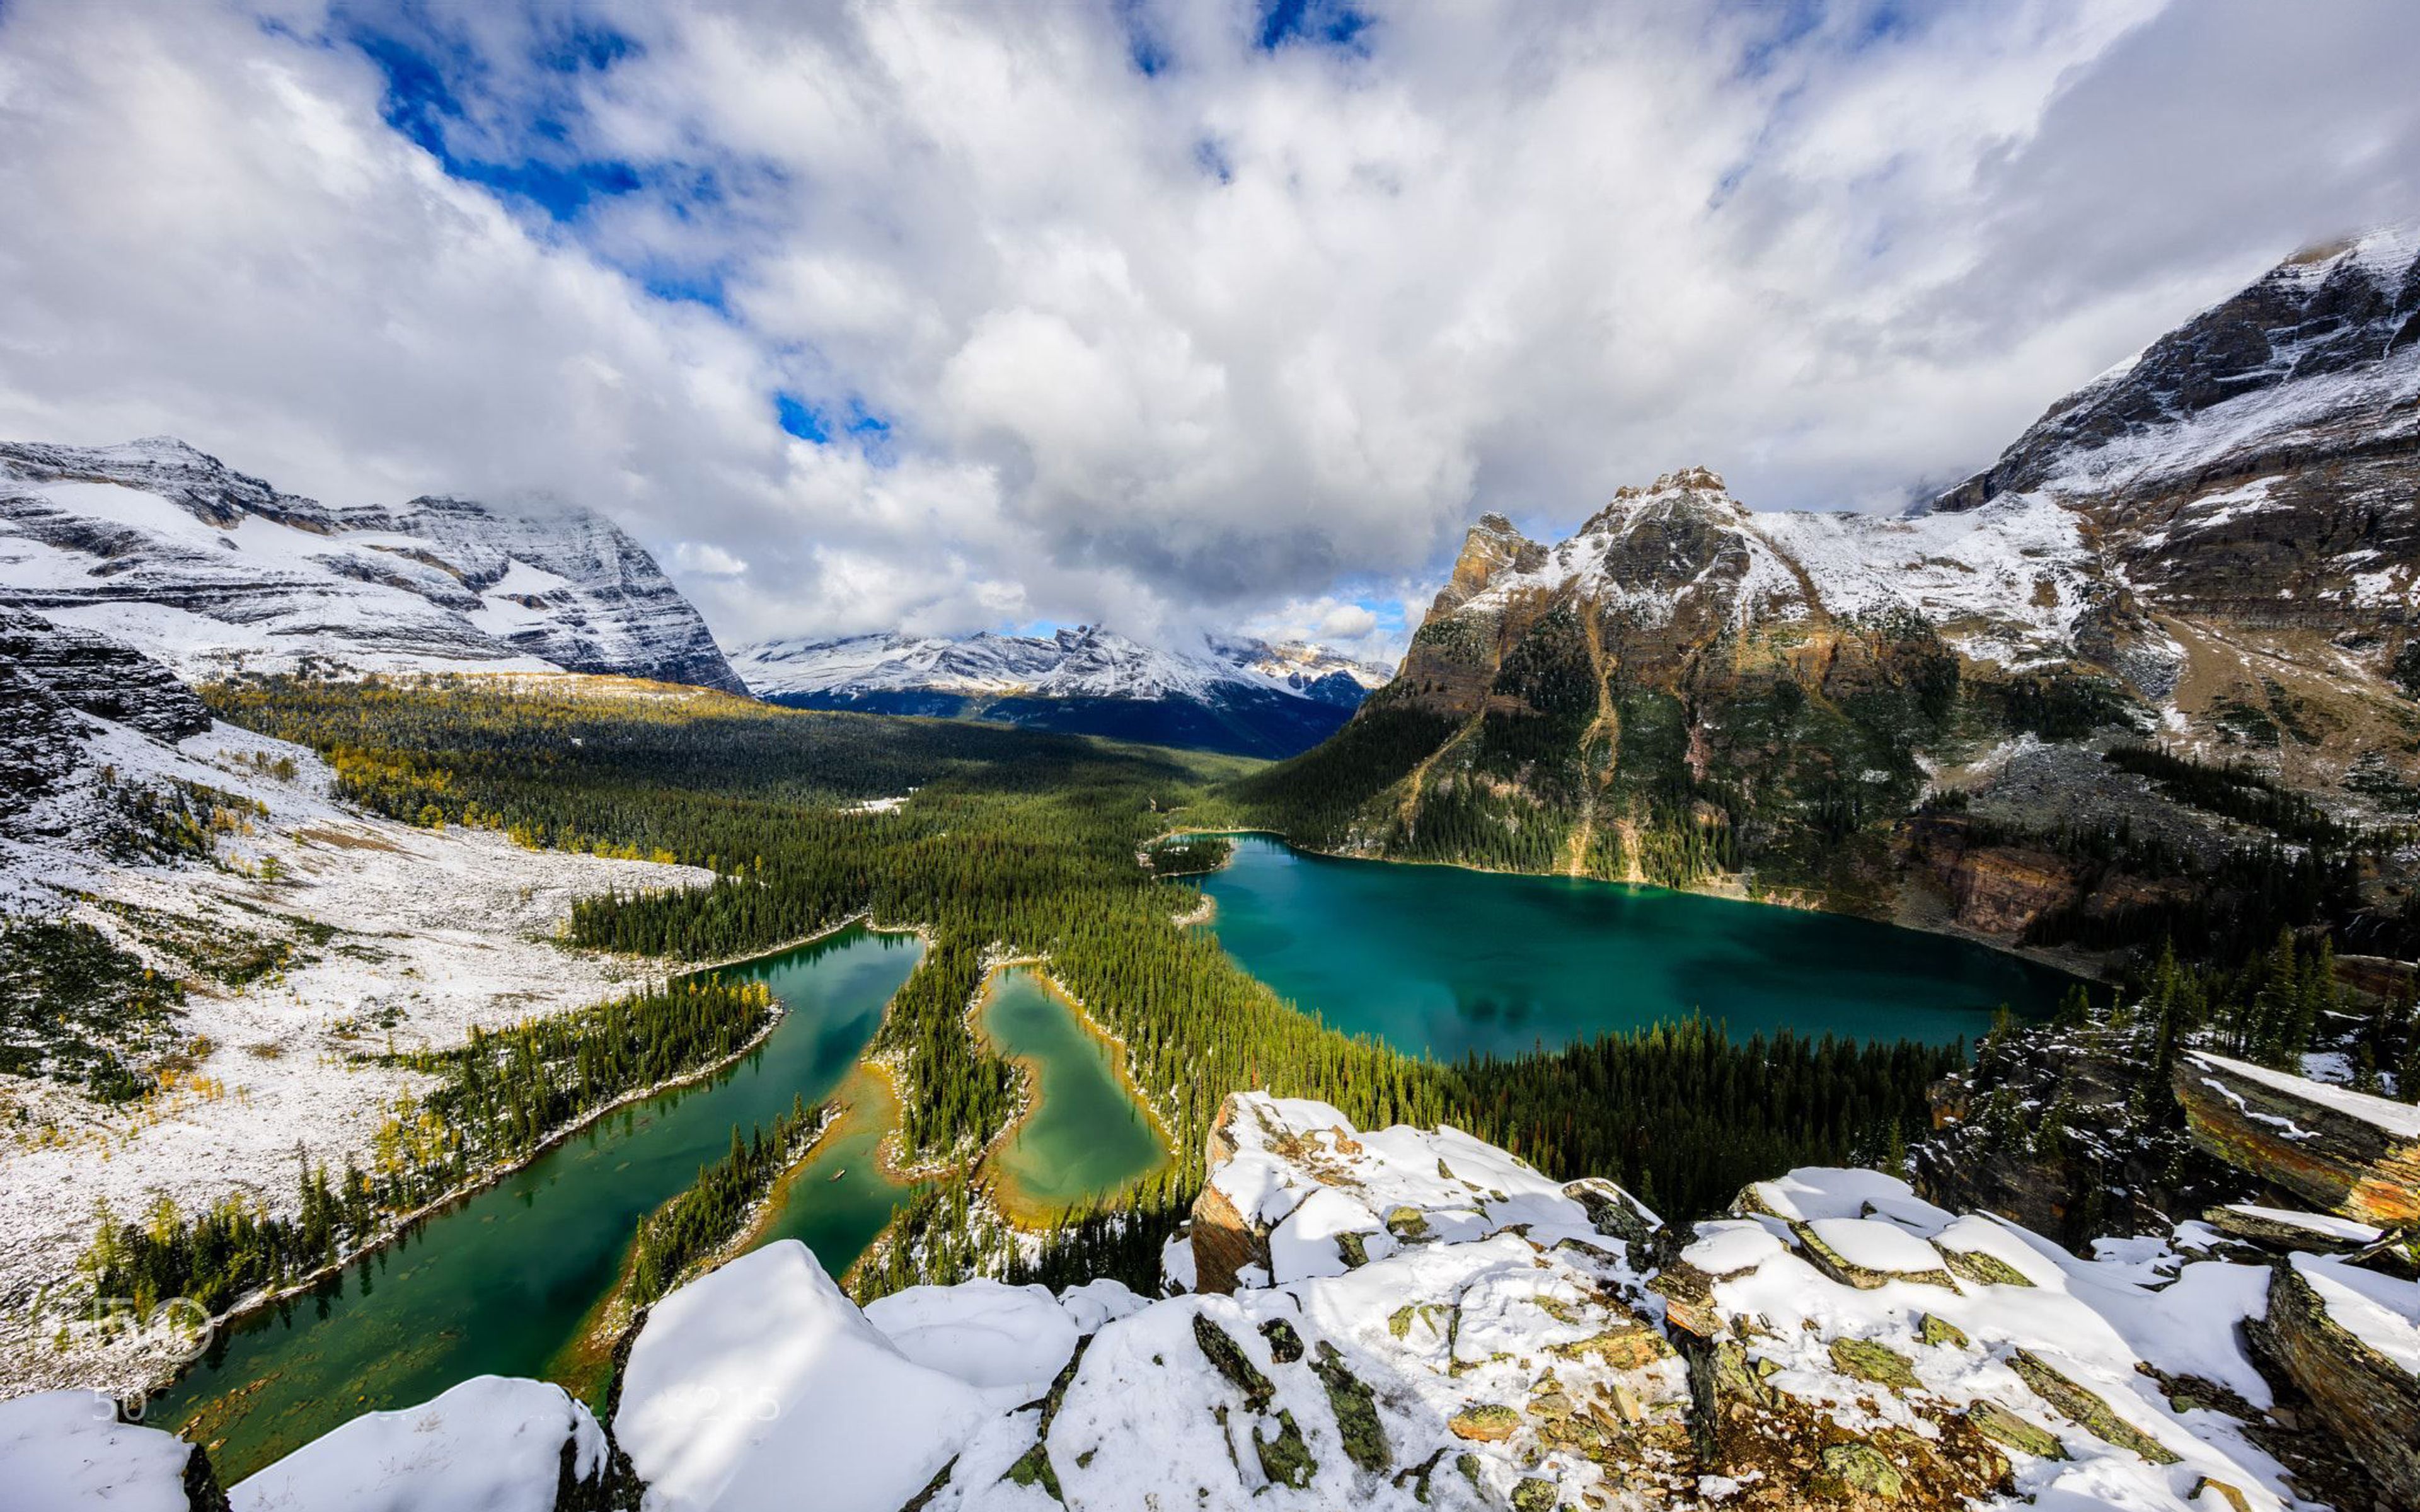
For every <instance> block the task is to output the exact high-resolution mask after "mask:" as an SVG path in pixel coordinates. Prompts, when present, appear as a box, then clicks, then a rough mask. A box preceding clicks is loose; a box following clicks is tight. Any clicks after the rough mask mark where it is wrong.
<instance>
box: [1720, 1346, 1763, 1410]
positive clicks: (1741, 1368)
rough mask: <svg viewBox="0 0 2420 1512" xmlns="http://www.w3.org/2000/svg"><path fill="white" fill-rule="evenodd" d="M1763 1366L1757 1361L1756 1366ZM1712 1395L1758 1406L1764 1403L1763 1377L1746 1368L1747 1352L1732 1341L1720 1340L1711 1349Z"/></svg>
mask: <svg viewBox="0 0 2420 1512" xmlns="http://www.w3.org/2000/svg"><path fill="white" fill-rule="evenodd" d="M1763 1364H1765V1362H1764V1361H1761V1360H1760V1361H1758V1362H1757V1365H1763ZM1711 1371H1712V1374H1713V1376H1714V1395H1715V1396H1717V1397H1729V1398H1730V1399H1732V1400H1734V1401H1743V1402H1748V1403H1751V1404H1755V1405H1759V1406H1761V1405H1762V1404H1763V1403H1764V1401H1765V1399H1766V1393H1765V1385H1764V1378H1763V1374H1762V1372H1761V1370H1758V1369H1755V1368H1752V1367H1751V1366H1750V1365H1748V1359H1747V1351H1746V1350H1744V1349H1742V1348H1740V1346H1739V1342H1738V1341H1737V1340H1736V1339H1724V1340H1722V1341H1721V1342H1720V1343H1718V1344H1716V1345H1715V1346H1714V1359H1713V1362H1712V1365H1711Z"/></svg>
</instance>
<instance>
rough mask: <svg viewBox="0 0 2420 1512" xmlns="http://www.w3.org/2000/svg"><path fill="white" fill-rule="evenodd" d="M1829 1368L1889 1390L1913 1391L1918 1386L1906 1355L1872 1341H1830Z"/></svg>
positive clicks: (1913, 1369) (1911, 1365)
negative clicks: (1830, 1360)
mask: <svg viewBox="0 0 2420 1512" xmlns="http://www.w3.org/2000/svg"><path fill="white" fill-rule="evenodd" d="M1832 1368H1833V1369H1835V1370H1838V1371H1839V1372H1840V1373H1841V1374H1842V1375H1847V1376H1854V1377H1856V1378H1857V1379H1858V1380H1859V1381H1872V1382H1873V1383H1874V1384H1875V1385H1877V1386H1888V1387H1889V1388H1890V1389H1891V1390H1893V1391H1914V1390H1916V1387H1917V1386H1918V1385H1919V1384H1921V1382H1919V1381H1917V1380H1916V1367H1915V1365H1914V1364H1913V1363H1911V1362H1910V1361H1909V1359H1908V1357H1907V1356H1906V1355H1903V1354H1901V1353H1900V1352H1899V1351H1898V1350H1894V1349H1892V1348H1891V1347H1890V1346H1889V1345H1887V1344H1877V1343H1875V1342H1874V1341H1873V1340H1872V1339H1834V1340H1833V1341H1832Z"/></svg>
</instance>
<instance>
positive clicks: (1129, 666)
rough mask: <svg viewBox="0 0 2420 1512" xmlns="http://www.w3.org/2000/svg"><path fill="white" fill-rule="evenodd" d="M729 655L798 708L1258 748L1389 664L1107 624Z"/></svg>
mask: <svg viewBox="0 0 2420 1512" xmlns="http://www.w3.org/2000/svg"><path fill="white" fill-rule="evenodd" d="M732 664H733V667H734V668H735V669H736V670H737V672H738V674H739V676H740V677H741V679H742V680H743V681H744V682H746V684H747V685H748V687H749V690H750V691H752V692H753V693H754V694H756V695H757V696H758V697H759V698H763V699H767V700H769V701H771V702H777V703H785V704H789V705H792V706H794V707H799V708H813V709H856V710H863V711H867V712H872V713H880V714H922V715H936V716H940V717H954V718H980V719H989V720H995V721H999V722H1001V723H1007V724H1016V725H1022V726H1028V727H1031V728H1035V729H1047V730H1059V731H1068V732H1073V733H1082V734H1095V735H1108V736H1112V737H1115V738H1118V739H1124V740H1140V741H1148V742H1152V743H1155V744H1159V745H1171V746H1188V747H1195V748H1202V749H1208V750H1222V751H1229V752H1233V753H1236V754H1240V755H1248V756H1290V755H1293V754H1295V752H1298V751H1301V750H1306V749H1308V748H1311V747H1312V746H1315V745H1317V744H1318V743H1319V742H1320V741H1321V740H1324V739H1326V737H1327V736H1328V735H1329V734H1332V733H1334V732H1335V731H1336V730H1337V729H1338V728H1339V727H1340V726H1342V724H1343V723H1344V721H1345V720H1346V719H1347V718H1348V717H1351V715H1352V713H1353V711H1354V709H1356V708H1357V707H1358V706H1359V705H1360V702H1361V701H1362V700H1363V699H1364V698H1366V697H1367V696H1368V695H1369V693H1370V691H1371V690H1372V689H1373V688H1376V687H1384V686H1385V685H1386V682H1387V680H1388V677H1389V676H1390V675H1391V674H1392V670H1391V669H1389V668H1388V667H1387V666H1385V665H1384V664H1382V663H1376V662H1366V661H1354V660H1350V659H1348V658H1345V657H1342V656H1335V655H1333V654H1332V653H1329V652H1326V651H1323V650H1321V649H1319V648H1317V647H1314V646H1309V645H1304V644H1300V643H1298V642H1297V643H1289V644H1284V645H1273V644H1271V643H1269V642H1267V641H1265V640H1249V639H1230V638H1218V637H1212V638H1204V639H1203V640H1201V641H1200V642H1199V645H1198V649H1193V648H1189V649H1186V650H1171V649H1166V648H1161V647H1155V646H1147V645H1144V644H1142V643H1140V642H1139V641H1136V640H1129V639H1127V638H1126V637H1125V636H1122V635H1119V634H1117V633H1115V632H1114V631H1111V630H1107V629H1103V628H1100V627H1098V626H1079V627H1078V628H1075V629H1067V630H1061V631H1059V632H1058V633H1057V634H1055V635H1049V636H1003V635H992V634H988V633H985V634H977V635H970V636H962V637H954V638H952V637H922V638H918V637H908V636H900V635H867V636H855V637H851V638H848V639H846V640H773V641H767V642H765V643H763V644H759V645H753V646H746V647H743V648H741V649H740V650H739V651H737V652H736V653H734V655H733V656H732Z"/></svg>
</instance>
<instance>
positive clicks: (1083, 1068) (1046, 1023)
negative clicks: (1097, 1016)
mask: <svg viewBox="0 0 2420 1512" xmlns="http://www.w3.org/2000/svg"><path fill="white" fill-rule="evenodd" d="M980 1023H981V1026H982V1028H983V1033H984V1037H985V1039H986V1040H988V1041H990V1042H991V1047H992V1049H993V1051H994V1052H995V1053H997V1054H999V1055H1001V1056H1002V1057H1007V1058H1009V1059H1012V1060H1016V1061H1017V1062H1019V1063H1020V1064H1021V1065H1022V1066H1024V1067H1025V1069H1026V1071H1027V1072H1028V1074H1029V1075H1031V1076H1032V1077H1033V1078H1035V1080H1036V1082H1037V1083H1038V1084H1039V1089H1040V1099H1039V1102H1038V1103H1037V1104H1036V1105H1035V1106H1034V1107H1033V1108H1032V1111H1031V1112H1030V1113H1029V1114H1028V1115H1027V1116H1026V1117H1025V1118H1024V1119H1022V1120H1021V1121H1019V1123H1018V1124H1017V1126H1016V1130H1015V1131H1014V1132H1013V1133H1011V1134H1009V1136H1008V1138H1007V1139H1006V1140H1005V1141H1003V1142H1002V1143H1001V1146H1000V1148H999V1149H995V1150H994V1151H993V1152H992V1156H991V1165H992V1168H993V1169H994V1170H996V1171H998V1172H999V1173H1000V1175H1001V1187H1000V1196H1001V1202H1002V1204H1003V1205H1004V1206H1006V1207H1008V1208H1010V1209H1012V1210H1013V1211H1014V1212H1015V1214H1016V1216H1017V1217H1018V1218H1019V1219H1020V1220H1023V1221H1028V1222H1032V1221H1037V1220H1039V1221H1047V1219H1048V1218H1049V1216H1050V1215H1051V1214H1052V1213H1053V1212H1055V1211H1063V1210H1064V1209H1067V1208H1070V1207H1073V1206H1076V1205H1077V1204H1078V1203H1081V1202H1083V1201H1086V1200H1087V1199H1089V1198H1092V1197H1094V1196H1099V1195H1101V1194H1103V1193H1107V1192H1114V1191H1117V1190H1119V1189H1120V1188H1123V1187H1125V1186H1126V1185H1128V1184H1129V1183H1131V1182H1133V1181H1135V1180H1140V1178H1142V1177H1144V1176H1147V1175H1149V1174H1151V1172H1153V1171H1154V1170H1156V1169H1157V1168H1158V1166H1159V1163H1160V1162H1161V1161H1162V1160H1164V1159H1166V1158H1167V1155H1168V1150H1167V1147H1166V1146H1165V1145H1163V1144H1162V1143H1161V1141H1160V1137H1159V1132H1158V1130H1157V1129H1156V1128H1154V1127H1153V1125H1152V1121H1151V1119H1150V1117H1149V1116H1148V1115H1146V1114H1145V1113H1144V1112H1143V1110H1142V1109H1141V1108H1140V1106H1139V1105H1137V1103H1135V1100H1134V1096H1133V1094H1132V1093H1130V1092H1128V1091H1127V1090H1126V1084H1125V1077H1124V1076H1122V1075H1121V1074H1120V1072H1119V1070H1118V1063H1117V1061H1116V1060H1115V1059H1113V1058H1112V1057H1114V1056H1116V1055H1117V1054H1118V1052H1117V1051H1116V1050H1115V1049H1114V1048H1113V1047H1112V1046H1110V1045H1109V1044H1108V1043H1107V1042H1105V1041H1103V1040H1102V1039H1101V1038H1100V1036H1098V1035H1096V1034H1094V1033H1093V1032H1092V1031H1091V1030H1090V1029H1088V1028H1087V1027H1085V1026H1084V1024H1083V1023H1082V1021H1081V1020H1079V1019H1078V1017H1077V1016H1076V1011H1075V1010H1074V1009H1073V1008H1071V1007H1069V1006H1068V1005H1067V1004H1066V1003H1064V1002H1063V1001H1062V1000H1061V999H1060V998H1059V996H1058V995H1056V994H1055V993H1053V992H1052V991H1051V990H1050V988H1049V987H1048V986H1047V984H1046V983H1045V982H1044V981H1043V980H1042V979H1040V978H1039V977H1036V976H1035V975H1034V974H1033V973H1032V971H1029V970H1027V969H1026V968H1025V967H1023V966H1011V967H1009V968H1008V969H1006V970H1004V971H1001V973H1000V974H999V975H998V976H996V977H994V978H993V979H992V984H991V990H990V992H989V993H988V994H986V995H985V999H984V1007H983V1012H982V1015H981V1018H980Z"/></svg>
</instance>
